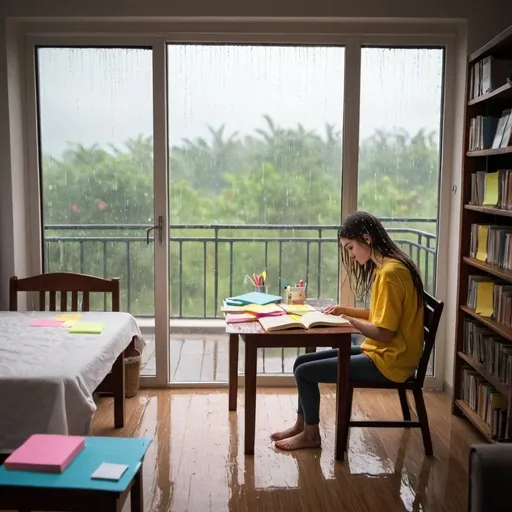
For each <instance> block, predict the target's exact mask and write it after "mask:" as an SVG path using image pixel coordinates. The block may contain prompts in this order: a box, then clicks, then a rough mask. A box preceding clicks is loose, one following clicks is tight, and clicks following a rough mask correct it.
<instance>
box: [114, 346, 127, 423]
mask: <svg viewBox="0 0 512 512" xmlns="http://www.w3.org/2000/svg"><path fill="white" fill-rule="evenodd" d="M112 386H113V390H112V391H113V395H114V426H115V427H116V428H122V427H124V421H125V416H126V386H125V375H124V352H121V354H120V355H119V357H118V358H117V359H116V362H115V363H114V366H112Z"/></svg>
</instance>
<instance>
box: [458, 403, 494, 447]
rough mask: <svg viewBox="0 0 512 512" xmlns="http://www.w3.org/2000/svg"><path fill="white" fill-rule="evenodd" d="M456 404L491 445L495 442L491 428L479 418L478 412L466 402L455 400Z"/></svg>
mask: <svg viewBox="0 0 512 512" xmlns="http://www.w3.org/2000/svg"><path fill="white" fill-rule="evenodd" d="M455 404H456V405H457V407H458V408H459V409H460V410H461V411H462V414H464V416H466V418H467V419H468V420H469V421H471V423H473V425H474V426H475V427H476V428H477V429H478V430H479V431H480V432H481V433H482V435H483V436H484V437H485V438H486V439H487V440H488V441H489V442H491V443H493V442H494V440H493V438H492V437H491V427H489V425H487V423H485V421H484V420H483V419H482V418H480V416H478V414H477V413H476V412H474V411H473V409H471V407H469V405H468V404H467V403H466V402H464V400H455Z"/></svg>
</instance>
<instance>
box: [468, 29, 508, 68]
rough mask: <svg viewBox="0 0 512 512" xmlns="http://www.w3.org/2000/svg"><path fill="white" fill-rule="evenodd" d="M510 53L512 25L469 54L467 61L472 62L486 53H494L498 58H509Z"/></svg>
mask: <svg viewBox="0 0 512 512" xmlns="http://www.w3.org/2000/svg"><path fill="white" fill-rule="evenodd" d="M511 53H512V26H510V27H508V28H506V29H505V30H504V31H503V32H500V33H499V34H498V35H497V36H496V37H495V38H494V39H491V40H490V41H489V42H488V43H486V44H484V45H483V46H482V47H481V48H479V49H478V50H477V51H476V52H474V53H472V54H471V55H470V56H469V59H468V61H469V62H474V61H475V60H480V59H482V58H483V57H485V56H487V55H491V54H492V55H494V56H495V57H498V58H504V59H510V54H511Z"/></svg>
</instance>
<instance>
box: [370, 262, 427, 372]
mask: <svg viewBox="0 0 512 512" xmlns="http://www.w3.org/2000/svg"><path fill="white" fill-rule="evenodd" d="M369 321H370V322H371V323H372V324H374V325H376V326H378V327H383V328H384V329H389V330H390V331H394V332H395V336H394V338H393V339H392V340H391V341H389V342H383V341H377V340H372V339H370V338H366V339H365V340H364V342H363V344H362V345H361V350H362V352H363V353H365V354H367V355H368V356H369V357H370V358H371V359H372V361H373V362H374V363H375V366H377V368H378V369H379V371H380V372H381V373H382V374H383V375H384V376H385V377H387V378H388V379H390V380H392V381H394V382H405V381H406V380H407V379H408V378H409V377H411V376H412V375H414V372H415V371H416V368H417V367H418V363H419V361H420V358H421V354H422V352H423V307H418V296H417V293H416V288H415V287H414V283H413V280H412V277H411V273H410V272H409V270H408V268H407V267H406V266H405V265H404V264H403V263H402V262H400V261H398V260H395V259H389V260H385V261H384V264H383V265H382V267H380V268H377V269H376V271H375V281H374V283H373V287H372V292H371V299H370V317H369Z"/></svg>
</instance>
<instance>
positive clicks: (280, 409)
mask: <svg viewBox="0 0 512 512" xmlns="http://www.w3.org/2000/svg"><path fill="white" fill-rule="evenodd" d="M127 402H128V414H127V424H126V426H125V428H123V429H120V430H115V429H113V428H112V426H111V425H112V409H111V406H110V399H108V398H100V399H99V402H98V411H97V413H96V416H95V419H94V421H93V434H94V435H106V436H138V437H149V438H153V443H152V444H151V446H150V448H149V451H148V453H147V455H146V458H145V461H144V499H145V510H146V511H148V512H165V511H173V512H182V511H183V512H184V511H188V512H195V511H197V512H205V511H209V510H211V511H214V512H222V511H224V510H229V511H249V512H251V511H262V512H263V511H286V512H295V511H303V512H306V511H312V512H313V511H314V512H318V511H331V510H332V511H345V510H346V511H361V512H364V511H372V512H373V511H380V510H386V511H388V512H392V511H403V510H417V511H419V510H422V511H423V510H425V511H436V512H442V511H447V512H448V511H449V512H453V511H464V510H466V504H467V455H468V447H469V446H470V444H472V443H475V442H482V441H483V440H482V438H480V436H479V435H478V434H477V433H476V432H475V431H474V429H473V428H472V427H470V425H469V424H468V423H467V422H466V421H465V420H463V419H462V418H458V417H454V416H452V415H451V414H450V405H449V399H448V397H447V396H446V395H445V394H442V393H433V392H432V393H426V403H427V409H428V413H429V418H430V425H431V430H432V438H433V444H434V457H430V458H429V457H425V455H424V452H423V446H422V443H421V438H420V434H419V432H418V431H416V430H414V431H405V430H400V429H386V430H384V429H379V430H377V429H374V430H369V429H365V430H363V429H353V430H352V432H351V436H350V447H349V453H348V457H347V458H346V460H345V462H343V463H340V462H334V452H333V449H334V447H333V443H334V423H333V418H334V406H335V398H334V388H333V386H328V385H326V386H323V387H322V409H321V426H322V442H323V449H322V450H309V451H302V452H295V453H282V452H279V451H277V450H275V449H274V447H273V445H272V443H271V442H270V440H269V438H268V435H269V433H270V432H271V431H274V430H279V429H282V428H283V427H284V426H287V425H290V423H291V422H292V421H293V420H294V416H295V406H296V394H295V392H294V390H292V389H288V388H285V389H283V388H279V389H264V388H263V389H259V390H258V398H257V419H256V422H257V423H256V446H255V455H254V456H244V454H243V403H244V400H243V392H242V393H240V396H239V408H238V412H232V413H229V412H228V396H227V390H215V391H211V390H205V391H200V390H196V389H194V390H142V391H141V392H140V393H139V395H138V396H137V397H135V398H132V399H129V400H128V401H127ZM353 414H354V415H355V416H356V417H359V418H364V417H371V418H377V417H380V418H391V417H392V416H393V415H395V417H398V418H399V419H400V409H399V404H398V398H397V397H396V396H395V395H394V394H392V393H390V392H388V391H373V390H362V391H359V392H356V395H355V398H354V413H353ZM128 511H129V505H128V504H127V505H126V507H125V508H124V509H123V512H128Z"/></svg>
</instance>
